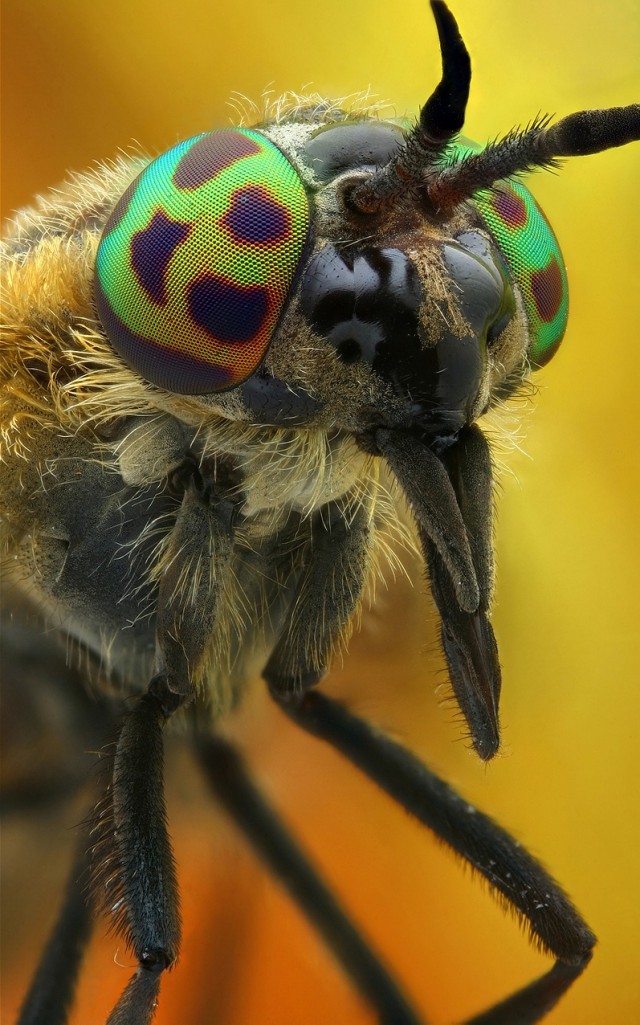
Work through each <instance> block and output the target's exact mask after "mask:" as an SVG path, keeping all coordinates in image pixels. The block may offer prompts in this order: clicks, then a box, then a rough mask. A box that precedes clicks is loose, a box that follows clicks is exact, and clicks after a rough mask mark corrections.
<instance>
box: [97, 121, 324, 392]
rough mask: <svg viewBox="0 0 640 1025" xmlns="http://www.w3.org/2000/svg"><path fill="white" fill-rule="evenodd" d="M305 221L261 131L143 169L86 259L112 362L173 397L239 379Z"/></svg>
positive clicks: (235, 134)
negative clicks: (91, 265)
mask: <svg viewBox="0 0 640 1025" xmlns="http://www.w3.org/2000/svg"><path fill="white" fill-rule="evenodd" d="M309 219H310V218H309V203H308V200H307V196H306V193H305V190H304V186H303V184H302V182H301V180H300V178H299V176H298V174H297V172H296V170H295V168H294V167H293V166H292V165H291V164H290V163H289V161H288V160H287V158H286V157H285V156H284V154H283V153H281V151H280V150H279V149H278V147H277V146H275V145H274V144H273V143H272V142H270V140H269V139H267V138H266V137H265V136H264V135H262V134H261V133H260V132H256V131H250V130H248V129H241V128H230V129H221V130H219V131H214V132H205V133H203V134H202V135H197V136H195V137H194V138H192V139H187V140H186V142H181V143H179V144H178V145H177V146H174V147H173V149H170V150H169V151H168V152H167V153H164V154H163V155H162V156H160V157H158V158H157V159H156V160H154V161H152V163H151V164H149V166H148V167H146V168H145V170H144V171H143V172H142V174H141V175H139V177H138V178H137V179H136V180H135V181H134V182H133V183H132V184H131V185H130V186H129V188H128V189H127V191H126V192H125V193H124V195H123V196H122V198H121V199H120V201H119V202H118V203H117V205H116V207H115V209H114V210H113V213H112V214H111V217H110V218H109V220H108V222H107V224H106V226H105V229H104V233H103V235H102V239H101V241H100V245H99V247H98V254H97V257H96V281H95V297H96V306H97V310H98V315H99V317H100V321H101V323H102V326H103V328H104V331H105V333H106V335H107V337H108V338H109V340H110V342H111V344H112V345H113V347H114V349H115V350H116V352H118V353H119V354H120V355H121V356H122V358H123V359H124V360H125V361H126V362H127V363H128V364H129V366H131V367H132V368H133V369H134V370H136V371H137V373H139V374H140V375H141V376H142V377H143V378H145V379H146V380H147V381H150V382H152V383H153V384H156V385H158V386H159V387H161V388H166V389H169V390H171V391H174V392H181V393H183V394H202V393H205V392H217V391H224V390H226V389H228V388H233V387H235V386H236V385H237V384H240V383H241V382H242V381H244V380H246V378H248V377H250V376H251V374H253V373H254V372H255V370H256V369H257V367H258V366H259V364H260V363H261V361H262V360H263V358H264V356H265V353H266V351H267V348H268V346H269V343H270V341H271V338H272V337H273V333H274V331H275V329H276V327H277V324H278V321H279V319H280V317H281V315H282V313H283V311H284V308H285V305H286V301H287V297H288V295H289V293H290V291H291V287H292V284H293V281H294V277H295V274H296V270H297V268H298V265H299V263H300V258H301V256H302V252H303V249H304V245H305V241H306V238H307V233H308V229H309Z"/></svg>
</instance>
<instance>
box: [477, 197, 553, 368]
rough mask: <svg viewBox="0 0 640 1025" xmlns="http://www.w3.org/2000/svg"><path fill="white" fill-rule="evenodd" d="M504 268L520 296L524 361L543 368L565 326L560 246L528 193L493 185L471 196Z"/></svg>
mask: <svg viewBox="0 0 640 1025" xmlns="http://www.w3.org/2000/svg"><path fill="white" fill-rule="evenodd" d="M474 202H475V203H476V205H477V207H478V209H479V210H480V212H481V214H482V216H483V218H484V220H485V221H486V223H487V226H488V228H489V230H490V231H491V234H492V235H493V237H494V238H495V239H496V241H497V243H498V245H499V246H500V249H501V250H502V252H503V254H504V257H505V259H506V261H507V263H508V264H509V267H510V269H511V273H512V274H513V277H514V278H515V280H516V282H517V284H518V286H519V288H520V292H521V295H522V299H523V302H524V307H525V311H526V314H527V322H528V325H529V336H530V345H529V358H530V359H531V363H532V365H533V366H534V367H541V366H544V364H545V363H548V361H549V360H550V359H551V357H552V356H553V355H554V354H555V352H556V351H557V349H558V346H559V345H560V342H561V341H562V338H563V336H564V332H565V330H566V327H567V316H568V310H569V291H568V282H567V273H566V270H565V266H564V260H563V259H562V253H561V252H560V246H559V245H558V240H557V239H556V237H555V235H554V233H553V230H552V228H551V225H550V224H549V222H548V221H547V218H546V217H545V215H544V214H543V212H542V210H541V209H540V207H539V206H538V204H537V203H536V201H535V199H534V198H533V196H532V195H531V193H530V192H529V190H528V189H526V188H525V187H524V185H521V184H520V183H519V182H514V181H510V182H506V181H501V182H499V183H498V184H497V185H496V187H495V188H494V189H492V190H491V192H482V193H477V194H476V195H475V197H474Z"/></svg>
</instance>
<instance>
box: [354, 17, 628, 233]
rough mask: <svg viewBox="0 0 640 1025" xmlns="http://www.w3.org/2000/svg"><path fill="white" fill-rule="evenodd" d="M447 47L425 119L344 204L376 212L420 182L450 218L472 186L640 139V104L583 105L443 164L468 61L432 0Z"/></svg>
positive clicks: (460, 116) (451, 22) (467, 78)
mask: <svg viewBox="0 0 640 1025" xmlns="http://www.w3.org/2000/svg"><path fill="white" fill-rule="evenodd" d="M431 10H432V11H433V16H434V18H435V22H436V26H437V29H438V36H439V39H440V50H441V53H442V79H441V80H440V82H439V83H438V85H437V86H436V88H435V90H434V92H433V93H432V95H431V96H430V97H429V99H428V100H427V102H426V103H425V105H424V106H423V107H422V110H421V111H420V118H419V121H418V123H417V125H416V127H415V128H414V129H413V131H412V132H411V133H410V134H409V135H408V136H407V140H406V142H405V144H404V146H403V147H402V148H401V150H400V151H399V153H398V154H397V155H396V156H394V157H393V158H392V160H390V161H389V163H388V164H385V166H384V167H381V168H380V170H378V171H376V172H374V173H373V174H371V175H369V177H367V178H366V179H365V180H364V181H359V182H358V183H357V184H356V185H354V186H353V187H352V188H350V189H349V190H348V191H346V192H345V196H344V198H345V202H346V204H347V205H348V206H349V207H350V208H351V209H353V210H356V211H358V212H359V213H362V214H375V213H377V212H378V211H380V210H381V209H382V208H383V207H387V206H391V205H392V204H393V203H394V202H395V201H396V200H397V199H398V198H399V197H400V196H402V195H403V194H404V193H406V192H407V191H409V190H410V189H413V190H415V189H416V188H419V189H420V191H421V192H422V193H423V196H424V198H425V199H426V200H427V202H428V203H429V205H430V206H431V208H432V210H433V212H434V214H436V215H439V216H447V215H448V214H450V213H451V211H452V210H453V209H454V208H455V207H456V206H458V205H459V204H460V203H462V202H464V200H466V199H469V198H470V197H471V196H473V194H474V193H475V192H478V191H479V190H481V189H487V188H490V187H491V186H492V185H493V184H494V183H495V182H497V181H499V180H500V179H502V178H508V177H510V176H511V175H514V174H521V173H523V172H526V171H531V170H533V169H534V168H537V167H554V166H556V163H557V160H558V159H559V158H560V157H574V156H583V155H586V154H589V153H600V152H601V151H602V150H606V149H612V148H614V147H615V146H624V145H625V144H626V143H628V142H634V141H637V140H640V104H638V103H633V104H631V105H630V106H628V107H609V108H608V109H605V110H583V111H579V112H578V113H576V114H569V115H568V116H567V117H564V118H562V120H561V121H558V122H557V123H556V124H555V125H551V126H550V127H549V118H548V117H542V118H537V119H536V120H535V121H533V122H532V123H531V124H530V125H529V126H528V127H527V128H525V129H523V130H519V129H514V130H513V131H511V132H508V133H507V135H505V136H504V138H502V139H500V140H499V141H498V142H495V143H492V144H491V145H489V146H487V147H486V149H484V150H482V152H480V153H470V154H468V155H467V156H464V157H462V158H461V159H460V160H458V161H457V162H456V163H453V164H449V165H446V166H440V167H438V166H437V165H438V164H439V163H441V161H442V156H443V153H444V151H445V148H446V146H447V143H448V142H449V141H450V140H451V139H452V138H453V137H454V136H455V135H456V134H457V133H458V132H459V131H460V129H461V128H462V126H463V124H464V115H465V110H466V105H467V100H468V98H469V86H470V83H471V59H470V57H469V53H468V51H467V48H466V46H465V45H464V42H463V41H462V37H461V35H460V32H459V29H458V25H457V23H456V20H455V18H454V17H453V15H452V14H451V12H450V11H449V9H448V7H447V6H446V4H445V3H444V0H431Z"/></svg>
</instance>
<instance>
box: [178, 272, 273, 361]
mask: <svg viewBox="0 0 640 1025" xmlns="http://www.w3.org/2000/svg"><path fill="white" fill-rule="evenodd" d="M189 309H190V312H191V316H192V317H193V319H194V320H195V322H196V323H197V324H199V325H200V327H203V328H204V329H205V331H209V332H210V333H211V334H212V335H213V336H214V337H215V338H216V339H218V340H219V341H222V342H231V343H233V342H235V343H237V344H240V345H242V344H243V343H246V342H252V341H254V340H255V338H256V335H257V334H258V333H259V332H260V329H261V328H262V325H263V323H264V319H265V316H266V314H267V313H268V310H269V295H268V293H267V291H266V289H264V288H261V287H260V286H259V285H253V286H250V287H243V286H241V285H235V284H233V282H231V281H225V280H223V279H222V278H215V277H213V276H207V277H203V278H200V280H199V281H195V282H194V283H193V284H192V285H191V287H190V289H189Z"/></svg>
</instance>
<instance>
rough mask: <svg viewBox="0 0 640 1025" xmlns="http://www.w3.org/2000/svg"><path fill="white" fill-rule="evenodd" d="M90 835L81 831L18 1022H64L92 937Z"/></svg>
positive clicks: (51, 1024) (45, 1024) (62, 1024)
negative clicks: (88, 874) (89, 866)
mask: <svg viewBox="0 0 640 1025" xmlns="http://www.w3.org/2000/svg"><path fill="white" fill-rule="evenodd" d="M86 850H87V837H86V835H85V833H84V832H83V833H82V836H81V838H80V841H79V843H78V847H77V853H76V856H75V858H74V860H73V864H72V868H71V872H70V874H69V879H68V881H67V887H66V891H65V895H64V899H63V903H62V906H61V908H60V912H59V914H58V918H57V921H56V923H55V925H54V927H53V930H52V932H51V935H50V936H49V939H48V941H47V945H46V947H45V948H44V950H43V952H42V955H41V957H40V963H39V964H38V967H37V969H36V971H35V974H34V976H33V978H32V980H31V984H30V986H29V990H28V992H27V994H26V996H25V998H24V1001H23V1003H22V1007H21V1009H20V1014H19V1016H18V1021H17V1025H65V1023H66V1021H67V1015H68V1013H69V1009H70V1007H71V1003H72V1000H73V993H74V990H75V985H76V980H77V977H78V973H79V971H80V966H81V964H82V958H83V956H84V952H85V949H86V947H87V944H88V942H89V938H90V936H91V931H92V926H93V915H92V912H91V908H90V906H89V902H88V900H87V896H86V893H85V890H86V883H87V868H88V859H87V853H86Z"/></svg>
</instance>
